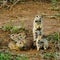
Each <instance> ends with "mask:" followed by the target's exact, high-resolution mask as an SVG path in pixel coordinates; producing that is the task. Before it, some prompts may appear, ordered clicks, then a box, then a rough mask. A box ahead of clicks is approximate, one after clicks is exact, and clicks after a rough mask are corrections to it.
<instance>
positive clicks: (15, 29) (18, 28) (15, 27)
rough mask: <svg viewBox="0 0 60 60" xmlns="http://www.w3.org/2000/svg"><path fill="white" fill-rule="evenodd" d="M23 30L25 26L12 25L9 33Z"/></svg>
mask: <svg viewBox="0 0 60 60" xmlns="http://www.w3.org/2000/svg"><path fill="white" fill-rule="evenodd" d="M24 30H25V28H23V27H22V26H13V28H12V29H11V30H10V31H11V33H18V32H22V31H24Z"/></svg>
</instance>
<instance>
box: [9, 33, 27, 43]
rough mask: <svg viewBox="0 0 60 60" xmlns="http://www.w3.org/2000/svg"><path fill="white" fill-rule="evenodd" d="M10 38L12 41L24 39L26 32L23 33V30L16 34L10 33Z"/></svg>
mask: <svg viewBox="0 0 60 60" xmlns="http://www.w3.org/2000/svg"><path fill="white" fill-rule="evenodd" d="M10 38H11V39H12V40H13V41H15V42H17V41H19V40H22V39H25V38H26V34H25V33H24V32H22V33H18V34H11V35H10Z"/></svg>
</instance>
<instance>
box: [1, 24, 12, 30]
mask: <svg viewBox="0 0 60 60" xmlns="http://www.w3.org/2000/svg"><path fill="white" fill-rule="evenodd" d="M10 29H12V25H10V24H5V25H4V26H2V30H3V31H9V30H10Z"/></svg>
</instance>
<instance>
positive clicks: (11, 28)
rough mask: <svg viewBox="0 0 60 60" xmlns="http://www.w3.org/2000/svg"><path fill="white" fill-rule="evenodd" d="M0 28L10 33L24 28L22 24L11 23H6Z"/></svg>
mask: <svg viewBox="0 0 60 60" xmlns="http://www.w3.org/2000/svg"><path fill="white" fill-rule="evenodd" d="M1 29H2V30H3V31H10V32H11V33H18V32H20V31H24V30H25V28H24V27H23V26H22V25H20V26H13V25H11V24H7V23H6V24H5V25H3V26H2V27H1Z"/></svg>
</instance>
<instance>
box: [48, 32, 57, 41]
mask: <svg viewBox="0 0 60 60" xmlns="http://www.w3.org/2000/svg"><path fill="white" fill-rule="evenodd" d="M48 40H51V41H52V42H58V33H57V32H55V33H53V34H51V35H49V36H48Z"/></svg>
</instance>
